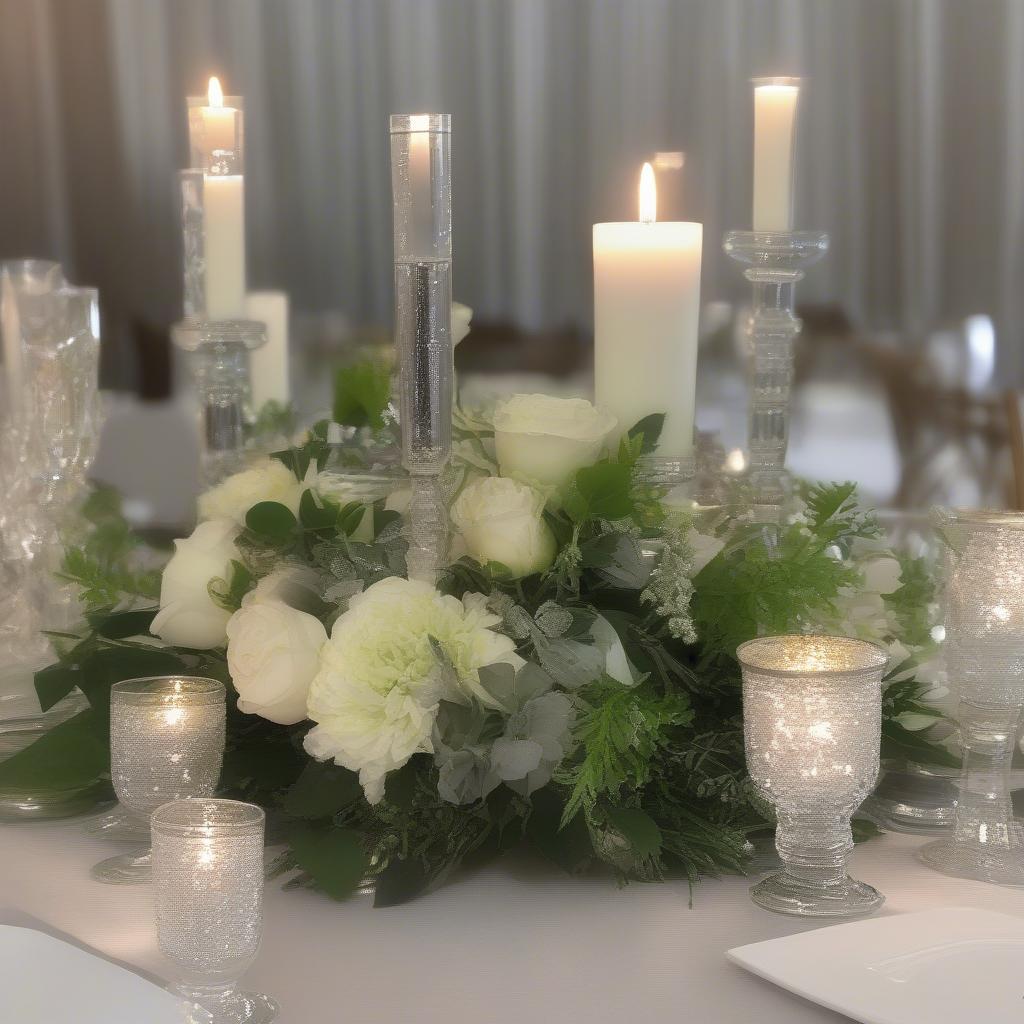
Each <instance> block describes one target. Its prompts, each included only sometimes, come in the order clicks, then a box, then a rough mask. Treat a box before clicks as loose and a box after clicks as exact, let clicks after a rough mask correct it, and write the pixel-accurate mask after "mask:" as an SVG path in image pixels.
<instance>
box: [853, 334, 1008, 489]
mask: <svg viewBox="0 0 1024 1024" xmlns="http://www.w3.org/2000/svg"><path fill="white" fill-rule="evenodd" d="M857 350H858V353H859V355H860V357H861V359H862V360H863V363H864V365H865V367H866V368H867V369H868V370H869V371H870V372H871V374H872V376H874V377H875V378H876V379H877V380H878V381H879V383H880V385H881V386H882V387H883V389H884V390H885V393H886V396H887V399H888V404H889V410H890V415H891V417H892V425H893V431H894V434H895V437H896V442H897V447H898V449H899V454H900V460H901V475H900V483H899V487H898V489H897V492H896V494H895V496H894V499H893V504H894V505H896V506H897V507H900V508H917V509H921V508H928V507H929V506H931V505H933V504H953V505H956V504H979V505H990V506H995V507H1009V508H1020V507H1024V436H1022V434H1021V409H1020V405H1019V402H1018V401H1017V400H1016V396H1014V401H1013V403H1012V404H1011V403H1010V401H1009V399H1008V396H1006V395H1004V394H1002V393H999V392H997V391H992V390H988V389H986V388H984V387H978V386H976V383H975V382H972V381H970V380H957V379H955V377H954V376H953V375H951V374H950V373H949V372H947V371H948V370H949V362H948V360H947V361H946V363H945V364H943V363H942V361H937V360H936V358H935V353H934V352H931V351H929V348H928V344H927V343H924V344H919V345H915V346H913V347H904V346H897V345H892V344H885V343H884V342H879V341H875V340H871V339H862V340H860V341H859V342H857ZM947 354H948V353H947ZM951 378H952V379H951Z"/></svg>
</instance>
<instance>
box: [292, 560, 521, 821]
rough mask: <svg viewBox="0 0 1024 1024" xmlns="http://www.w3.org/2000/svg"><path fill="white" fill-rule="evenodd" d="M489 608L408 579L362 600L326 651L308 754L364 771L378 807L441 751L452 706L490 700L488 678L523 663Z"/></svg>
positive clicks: (312, 699)
mask: <svg viewBox="0 0 1024 1024" xmlns="http://www.w3.org/2000/svg"><path fill="white" fill-rule="evenodd" d="M486 601H487V599H486V598H485V597H484V596H483V595H482V594H467V595H466V597H465V598H464V599H463V600H462V601H459V600H458V599H457V598H454V597H447V596H444V595H442V594H440V593H439V592H438V591H437V590H436V589H435V588H434V587H432V586H431V585H430V584H429V583H424V582H422V581H416V580H404V579H400V578H398V577H388V578H387V579H384V580H380V581H379V582H377V583H375V584H374V585H373V586H372V587H369V588H368V589H367V590H366V591H364V592H363V593H362V594H358V595H356V596H355V597H353V598H352V600H351V602H350V604H349V609H348V611H347V612H345V614H344V615H342V616H341V617H340V618H339V619H338V620H337V622H335V624H334V629H333V631H332V633H331V638H330V640H328V641H327V643H326V644H325V645H324V647H323V649H322V650H321V652H320V669H319V671H318V673H317V675H316V677H315V678H314V680H313V683H312V685H311V686H310V690H309V697H308V707H307V710H308V714H309V717H310V718H311V719H312V720H313V721H314V722H316V723H317V725H316V727H315V728H314V729H312V730H311V731H310V732H309V734H308V735H307V736H306V741H305V742H306V750H308V751H309V753H310V754H311V755H312V756H313V757H315V758H317V759H318V760H320V761H326V760H329V759H333V760H334V761H335V762H336V763H337V764H340V765H342V766H343V767H345V768H348V769H350V770H351V771H358V772H359V781H360V782H361V783H362V786H363V791H364V792H365V793H366V799H367V800H368V801H369V802H370V803H377V802H378V801H379V800H380V799H381V798H382V797H383V796H384V779H385V777H386V776H387V774H388V772H391V771H394V770H395V769H396V768H401V767H402V765H404V764H405V763H406V762H407V761H408V760H409V758H410V757H412V756H413V754H417V753H432V752H433V749H434V747H433V742H432V737H431V733H432V730H433V725H434V720H435V718H436V717H437V709H438V704H439V702H440V701H441V700H442V699H446V700H452V701H456V702H465V701H466V700H469V699H471V697H472V696H476V697H478V698H480V699H483V700H485V701H486V700H488V699H489V698H488V695H487V693H486V691H484V690H483V688H482V687H481V686H480V679H479V675H478V669H480V668H481V667H483V666H484V665H492V664H495V663H496V662H502V661H503V662H508V663H509V664H513V665H516V666H518V665H520V664H522V659H521V658H519V657H518V655H516V653H515V644H514V643H513V641H512V640H511V639H509V638H508V637H507V636H502V635H501V634H500V633H495V632H494V629H493V627H494V626H496V625H498V623H499V622H500V621H501V619H500V617H499V616H497V615H494V614H493V613H492V612H489V611H488V610H487V605H486ZM435 644H436V645H437V647H438V648H439V649H440V653H441V654H442V656H441V657H439V656H438V653H439V652H437V651H435V646H434V645H435Z"/></svg>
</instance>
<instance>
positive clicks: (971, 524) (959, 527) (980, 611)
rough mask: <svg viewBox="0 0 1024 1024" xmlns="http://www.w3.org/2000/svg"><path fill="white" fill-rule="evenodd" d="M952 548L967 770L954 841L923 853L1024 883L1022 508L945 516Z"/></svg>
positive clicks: (950, 646)
mask: <svg viewBox="0 0 1024 1024" xmlns="http://www.w3.org/2000/svg"><path fill="white" fill-rule="evenodd" d="M937 525H938V528H939V530H940V531H941V532H942V533H943V535H944V537H945V539H946V541H947V543H948V548H949V557H948V558H947V572H948V573H949V574H950V575H949V580H948V586H947V589H946V600H945V604H946V665H947V670H948V674H949V682H950V685H951V686H952V687H954V688H955V690H956V692H957V695H958V697H959V702H960V703H959V707H958V711H957V723H958V725H959V729H960V746H961V749H962V751H963V768H962V772H961V776H960V790H959V794H958V797H957V803H956V809H955V811H954V815H953V833H952V835H951V836H950V837H948V838H946V839H942V840H938V841H936V842H934V843H929V844H928V845H927V846H924V847H922V848H921V850H920V851H919V853H918V856H919V857H920V859H921V860H922V861H923V862H924V863H925V864H927V865H928V866H929V867H932V868H935V869H936V870H938V871H942V872H944V873H946V874H950V875H956V876H958V877H961V878H975V879H979V880H981V881H985V882H996V883H999V884H1002V885H1024V827H1022V822H1021V821H1020V820H1019V819H1017V818H1015V817H1014V813H1013V804H1012V800H1011V794H1010V762H1011V760H1012V758H1013V752H1014V748H1015V746H1016V743H1017V737H1018V734H1019V732H1020V723H1021V713H1022V712H1024V513H1022V512H998V511H963V512H949V513H939V514H938V515H937Z"/></svg>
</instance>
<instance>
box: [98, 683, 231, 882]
mask: <svg viewBox="0 0 1024 1024" xmlns="http://www.w3.org/2000/svg"><path fill="white" fill-rule="evenodd" d="M225 716H226V710H225V691H224V684H223V683H221V682H218V680H216V679H204V678H201V677H198V676H150V677H147V678H143V679H126V680H124V681H123V682H120V683H115V684H114V685H113V686H112V687H111V688H110V772H111V777H112V779H113V783H114V791H115V792H116V793H117V798H118V800H120V801H121V803H122V804H123V805H124V807H126V808H127V810H128V811H129V812H130V813H131V814H133V815H134V816H135V817H136V818H137V819H138V822H139V825H140V826H141V827H142V829H143V830H144V833H145V834H146V835H147V836H148V835H149V819H150V816H151V815H152V813H153V812H154V811H155V810H156V809H157V808H158V807H159V806H160V805H161V804H165V803H167V802H168V801H169V800H180V799H183V798H187V797H203V796H212V795H213V793H214V790H215V789H216V788H217V780H218V779H219V778H220V769H221V762H222V761H223V758H224V731H225ZM151 875H152V864H151V859H150V851H149V850H148V849H147V850H146V851H145V852H143V853H141V854H136V855H132V854H122V855H121V856H119V857H111V858H109V859H108V860H105V861H101V862H100V863H99V864H97V865H96V866H95V867H94V868H93V869H92V876H93V878H95V879H97V880H98V881H101V882H114V883H139V882H146V881H149V879H150V878H151Z"/></svg>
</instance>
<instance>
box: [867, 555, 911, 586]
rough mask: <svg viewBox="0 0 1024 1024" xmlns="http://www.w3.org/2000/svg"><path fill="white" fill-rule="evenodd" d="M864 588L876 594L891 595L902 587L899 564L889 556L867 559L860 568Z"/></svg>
mask: <svg viewBox="0 0 1024 1024" xmlns="http://www.w3.org/2000/svg"><path fill="white" fill-rule="evenodd" d="M862 569H863V572H864V588H865V589H866V590H870V591H873V592H874V593H876V594H891V593H892V592H893V591H895V590H899V588H900V587H901V586H902V585H903V581H902V579H901V578H900V575H901V573H902V571H903V570H902V569H901V568H900V563H899V562H898V561H897V560H896V559H895V558H893V557H892V556H891V555H882V556H881V557H879V558H872V559H869V560H868V561H867V562H865V563H864V565H863V566H862Z"/></svg>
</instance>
